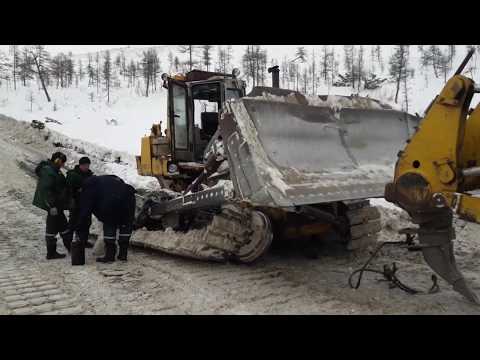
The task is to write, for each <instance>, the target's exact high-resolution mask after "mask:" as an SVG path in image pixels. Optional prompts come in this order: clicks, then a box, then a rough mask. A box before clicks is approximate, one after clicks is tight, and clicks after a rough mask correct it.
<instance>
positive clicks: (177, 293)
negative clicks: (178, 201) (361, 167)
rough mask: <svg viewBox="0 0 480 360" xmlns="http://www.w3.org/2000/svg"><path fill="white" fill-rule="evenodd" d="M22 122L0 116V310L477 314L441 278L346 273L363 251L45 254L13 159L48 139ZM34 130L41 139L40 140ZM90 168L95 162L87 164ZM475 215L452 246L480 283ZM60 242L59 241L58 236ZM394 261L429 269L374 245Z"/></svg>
mask: <svg viewBox="0 0 480 360" xmlns="http://www.w3.org/2000/svg"><path fill="white" fill-rule="evenodd" d="M42 137H43V133H41V132H38V131H37V130H34V129H31V128H29V125H28V124H25V123H21V124H19V123H17V122H16V121H14V120H11V119H7V118H4V117H0V184H1V187H0V214H1V216H0V314H479V313H480V309H479V308H478V307H475V306H473V305H471V304H470V303H468V302H467V301H466V300H464V299H463V298H462V297H461V296H460V295H458V294H457V293H455V292H454V291H452V290H451V289H450V286H448V285H447V284H446V283H445V282H443V281H440V283H439V284H440V289H441V290H440V292H439V293H437V294H432V295H408V294H406V293H405V292H403V291H401V290H399V289H389V288H388V286H387V284H386V283H385V282H378V281H376V276H375V275H368V274H367V275H365V279H364V280H363V283H362V286H361V288H360V289H358V290H352V289H350V287H349V286H348V283H347V279H348V276H349V274H350V272H351V271H352V270H354V269H357V268H359V267H360V266H361V265H362V264H363V263H364V262H365V261H366V259H367V258H368V256H369V254H368V253H362V254H347V253H343V252H342V253H338V252H333V251H331V249H329V248H328V247H326V248H324V249H323V250H322V251H321V254H320V257H319V258H318V259H315V260H311V259H307V258H305V257H304V256H303V255H302V254H301V253H299V252H298V251H295V252H291V251H285V250H284V251H279V252H275V253H270V254H268V255H267V256H266V257H265V258H264V259H263V260H262V261H260V262H259V263H257V264H255V265H252V266H239V265H231V264H212V263H204V262H198V261H193V260H187V259H182V258H177V257H173V256H169V255H165V254H160V253H153V252H148V251H143V250H135V249H132V250H131V251H130V254H129V261H128V262H127V263H115V264H111V265H105V264H97V263H96V262H95V259H94V256H93V254H92V253H91V250H90V249H87V254H86V262H87V264H86V265H85V266H81V267H72V266H71V265H70V258H69V257H67V258H66V259H61V260H56V261H47V260H45V251H46V250H45V246H44V216H45V214H44V212H42V211H41V210H38V209H36V208H34V207H33V206H32V205H31V201H32V197H33V191H34V188H35V183H36V180H35V179H34V178H33V177H32V176H31V175H29V174H28V172H27V171H25V169H24V168H23V167H22V166H21V163H20V165H19V161H32V159H35V158H38V156H41V155H42V154H50V153H51V152H52V151H53V150H54V148H53V146H52V145H51V139H49V140H47V141H44V140H43V138H42ZM38 139H40V140H38ZM93 168H95V163H94V164H93ZM382 216H383V223H384V227H385V229H384V231H383V232H382V236H381V238H382V239H383V240H386V239H389V240H391V239H394V238H395V239H399V237H398V236H397V235H396V233H395V230H397V229H398V227H399V226H401V225H407V224H408V223H407V222H406V221H405V219H403V220H402V219H400V220H399V216H400V212H395V211H393V210H388V209H383V210H382ZM478 229H479V227H478V225H471V224H466V223H463V222H462V223H459V222H457V238H458V241H457V242H456V249H457V250H456V251H457V258H458V262H459V264H460V267H461V268H462V270H463V271H464V274H465V275H466V277H467V278H468V279H470V281H471V282H472V283H473V284H474V288H476V290H477V291H479V289H480V277H479V275H478V274H479V271H480V262H479V256H478V255H479V254H480V247H479V246H478V244H477V240H476V234H477V233H478ZM59 244H60V245H59V248H60V251H63V250H64V249H63V248H62V245H61V241H59ZM393 261H396V262H397V264H398V266H399V268H400V272H399V277H400V278H401V279H402V281H405V282H406V283H407V284H409V285H411V286H413V287H416V288H422V289H427V288H428V287H429V286H430V284H431V283H430V274H431V271H430V270H429V268H428V267H427V266H425V265H424V263H423V260H422V258H421V254H419V253H406V252H405V251H404V250H401V249H396V248H394V249H385V250H382V253H381V255H380V257H379V258H378V259H377V260H376V261H375V264H376V265H377V266H378V267H381V266H382V264H391V263H392V262H393Z"/></svg>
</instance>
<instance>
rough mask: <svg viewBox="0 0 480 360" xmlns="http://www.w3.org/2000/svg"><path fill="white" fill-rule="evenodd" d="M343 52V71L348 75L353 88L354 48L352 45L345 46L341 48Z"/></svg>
mask: <svg viewBox="0 0 480 360" xmlns="http://www.w3.org/2000/svg"><path fill="white" fill-rule="evenodd" d="M343 50H344V63H345V70H346V72H347V74H349V75H350V79H351V82H352V87H353V88H355V66H354V56H355V48H354V46H353V45H345V46H344V47H343Z"/></svg>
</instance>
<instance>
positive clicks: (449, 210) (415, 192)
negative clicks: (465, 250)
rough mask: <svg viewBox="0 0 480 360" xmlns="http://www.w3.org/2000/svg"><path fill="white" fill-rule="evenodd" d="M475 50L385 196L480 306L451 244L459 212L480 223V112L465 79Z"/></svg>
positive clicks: (405, 154)
mask: <svg viewBox="0 0 480 360" xmlns="http://www.w3.org/2000/svg"><path fill="white" fill-rule="evenodd" d="M472 54H473V52H469V54H468V55H467V57H466V58H465V60H464V61H463V62H462V65H461V66H460V67H459V70H457V72H456V74H455V75H454V76H453V77H452V78H451V79H450V80H449V81H448V82H447V83H446V85H445V87H444V88H443V90H442V91H441V92H440V94H439V95H438V96H437V97H436V98H435V99H434V101H433V102H432V104H431V105H430V107H429V109H428V110H427V112H426V114H425V117H424V119H423V120H422V121H421V123H420V126H419V128H418V130H417V131H416V132H415V134H414V135H413V136H412V137H411V138H410V140H409V141H408V143H407V145H406V146H405V148H404V149H403V150H402V151H401V152H400V153H399V156H398V161H397V164H396V167H395V176H394V181H393V182H392V183H390V184H387V186H386V188H385V198H386V199H387V200H388V201H391V202H394V203H395V204H397V205H398V206H400V207H402V208H403V209H405V210H406V211H407V212H408V213H409V214H410V216H411V217H412V220H413V222H414V223H417V224H419V230H418V238H419V241H420V245H421V249H422V252H423V256H424V258H425V261H426V262H427V263H428V264H429V265H430V267H431V268H432V269H433V270H434V271H435V272H436V273H437V274H438V275H440V276H441V277H442V278H443V279H445V280H446V281H447V282H448V283H450V284H452V285H453V287H454V289H455V290H456V291H458V292H460V293H461V294H462V295H464V296H465V297H466V298H467V299H469V300H470V301H472V302H474V303H477V304H480V301H479V299H478V297H477V296H476V295H475V293H474V292H473V291H472V290H471V289H470V287H469V286H468V285H467V283H466V281H465V279H464V277H463V276H462V274H461V273H460V271H459V270H458V268H457V265H456V262H455V257H454V253H453V245H452V240H453V239H455V232H454V229H453V225H452V222H453V220H452V216H453V214H454V213H456V214H458V215H459V216H461V217H463V218H464V219H466V220H469V221H475V222H478V221H479V220H480V198H477V197H474V196H471V195H469V194H466V193H465V191H466V190H474V189H478V188H479V185H480V183H479V182H478V179H479V178H478V176H479V175H480V171H478V166H477V164H480V148H479V146H480V145H479V144H480V143H479V142H478V141H476V137H478V133H479V131H480V116H479V113H480V109H479V107H478V106H477V109H476V110H475V111H473V112H472V111H470V110H469V109H470V108H469V106H470V102H471V100H472V97H473V95H474V93H475V92H477V90H476V88H475V84H474V82H473V80H472V79H469V78H467V77H465V76H462V75H460V73H461V70H462V69H463V68H464V67H465V65H466V63H467V61H468V59H469V58H470V57H471V56H472Z"/></svg>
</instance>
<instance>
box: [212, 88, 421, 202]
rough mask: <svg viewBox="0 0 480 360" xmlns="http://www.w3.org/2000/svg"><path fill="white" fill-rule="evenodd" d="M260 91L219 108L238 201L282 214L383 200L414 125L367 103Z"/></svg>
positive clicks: (414, 119)
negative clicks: (321, 205) (319, 206)
mask: <svg viewBox="0 0 480 360" xmlns="http://www.w3.org/2000/svg"><path fill="white" fill-rule="evenodd" d="M265 89H266V88H262V89H260V90H257V91H255V89H254V91H253V92H252V93H253V95H257V96H252V94H250V95H249V97H245V98H242V99H237V100H234V101H229V102H227V104H226V109H225V111H224V113H223V114H222V118H221V120H220V125H219V126H220V133H221V135H222V138H223V141H224V144H225V147H226V151H227V152H228V154H229V156H228V158H229V161H230V171H231V177H232V180H233V182H234V186H235V188H236V190H237V191H238V193H239V195H240V197H241V198H244V199H248V200H249V201H251V202H252V203H254V204H256V205H259V206H280V207H290V206H298V205H308V204H318V203H324V202H334V201H342V200H354V199H362V198H370V197H383V194H384V188H385V184H386V183H387V182H388V181H391V177H392V174H393V169H394V166H395V162H396V159H397V153H398V149H401V148H403V147H404V144H405V141H406V140H407V139H408V138H409V136H410V135H411V134H412V132H413V131H415V127H416V126H417V125H418V122H419V118H417V117H414V116H412V115H409V114H407V113H404V112H401V111H396V110H392V109H389V108H387V107H386V106H384V105H382V104H380V103H378V102H376V101H374V100H372V99H368V98H357V97H338V96H337V97H331V96H329V97H323V98H322V97H318V98H306V97H304V96H303V95H301V94H299V93H296V92H291V91H285V90H282V89H269V92H266V90H265ZM272 90H273V91H274V93H273V94H272ZM260 94H261V95H260Z"/></svg>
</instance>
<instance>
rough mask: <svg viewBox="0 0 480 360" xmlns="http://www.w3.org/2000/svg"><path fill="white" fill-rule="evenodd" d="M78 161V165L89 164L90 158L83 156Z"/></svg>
mask: <svg viewBox="0 0 480 360" xmlns="http://www.w3.org/2000/svg"><path fill="white" fill-rule="evenodd" d="M78 163H79V164H80V165H83V164H90V159H89V158H88V157H86V156H84V157H82V158H81V159H80V160H79V161H78Z"/></svg>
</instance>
